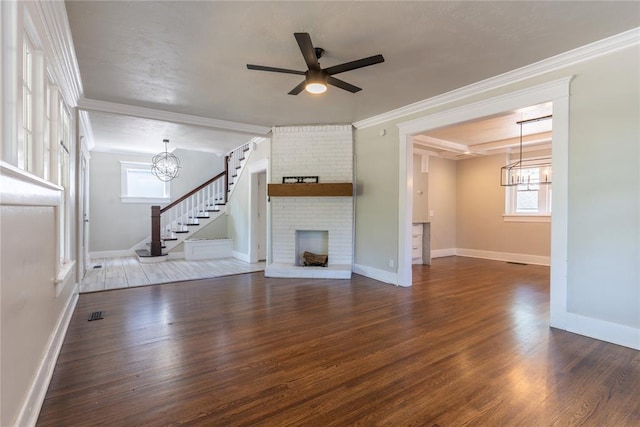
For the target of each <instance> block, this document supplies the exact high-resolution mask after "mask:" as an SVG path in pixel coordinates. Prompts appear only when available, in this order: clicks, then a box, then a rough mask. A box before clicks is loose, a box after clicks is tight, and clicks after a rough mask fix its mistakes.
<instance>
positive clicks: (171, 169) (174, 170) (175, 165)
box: [151, 139, 180, 182]
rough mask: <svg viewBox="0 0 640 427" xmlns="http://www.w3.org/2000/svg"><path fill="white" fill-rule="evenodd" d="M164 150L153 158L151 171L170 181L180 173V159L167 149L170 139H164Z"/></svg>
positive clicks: (165, 180)
mask: <svg viewBox="0 0 640 427" xmlns="http://www.w3.org/2000/svg"><path fill="white" fill-rule="evenodd" d="M162 142H164V152H162V153H158V154H156V155H155V156H153V158H152V159H151V163H152V165H151V173H153V174H154V175H155V176H156V177H157V178H158V179H159V180H160V181H164V182H168V181H171V180H172V179H174V178H177V177H178V175H179V173H180V159H178V158H177V157H176V156H175V155H173V154H172V153H169V152H168V151H167V144H169V140H168V139H163V140H162Z"/></svg>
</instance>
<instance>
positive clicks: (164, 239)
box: [160, 237, 178, 247]
mask: <svg viewBox="0 0 640 427" xmlns="http://www.w3.org/2000/svg"><path fill="white" fill-rule="evenodd" d="M160 240H162V241H165V242H169V241H173V240H178V238H177V237H165V238H162V239H160ZM163 247H164V246H163Z"/></svg>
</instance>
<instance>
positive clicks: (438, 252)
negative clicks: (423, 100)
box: [431, 248, 456, 258]
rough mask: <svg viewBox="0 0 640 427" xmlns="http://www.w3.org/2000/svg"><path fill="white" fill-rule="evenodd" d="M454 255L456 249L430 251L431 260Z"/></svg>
mask: <svg viewBox="0 0 640 427" xmlns="http://www.w3.org/2000/svg"><path fill="white" fill-rule="evenodd" d="M454 255H456V248H448V249H431V258H443V257H446V256H454Z"/></svg>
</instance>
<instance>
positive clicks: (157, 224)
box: [149, 156, 229, 256]
mask: <svg viewBox="0 0 640 427" xmlns="http://www.w3.org/2000/svg"><path fill="white" fill-rule="evenodd" d="M224 164H225V170H224V171H222V172H220V173H219V174H218V175H216V176H214V177H213V178H211V179H209V180H207V181H206V182H205V183H203V184H201V185H199V186H197V187H196V188H194V189H193V190H191V191H189V192H188V193H186V194H185V195H183V196H181V197H179V198H178V199H176V200H174V201H173V202H171V203H169V204H168V205H167V206H165V207H164V208H161V207H160V206H151V243H150V248H149V252H150V253H151V256H160V255H162V241H161V232H160V228H161V219H160V217H161V215H162V214H163V213H164V212H167V211H168V210H170V209H171V208H173V207H175V206H178V205H179V204H180V203H182V202H183V201H185V200H187V199H188V198H189V197H191V196H193V195H194V194H196V193H197V192H198V191H200V190H202V189H204V188H206V187H207V186H209V185H211V184H213V183H214V182H215V181H217V180H218V179H220V178H222V177H224V180H225V185H224V188H225V191H223V193H224V203H225V204H226V203H227V191H226V188H227V187H228V179H229V178H228V175H229V166H228V165H229V158H228V156H225V159H224Z"/></svg>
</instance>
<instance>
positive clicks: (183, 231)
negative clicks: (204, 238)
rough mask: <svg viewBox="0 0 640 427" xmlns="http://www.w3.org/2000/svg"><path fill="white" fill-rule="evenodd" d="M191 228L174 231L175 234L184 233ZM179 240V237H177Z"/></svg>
mask: <svg viewBox="0 0 640 427" xmlns="http://www.w3.org/2000/svg"><path fill="white" fill-rule="evenodd" d="M188 232H189V230H178V231H174V233H175V234H183V233H188ZM176 240H178V239H176Z"/></svg>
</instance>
